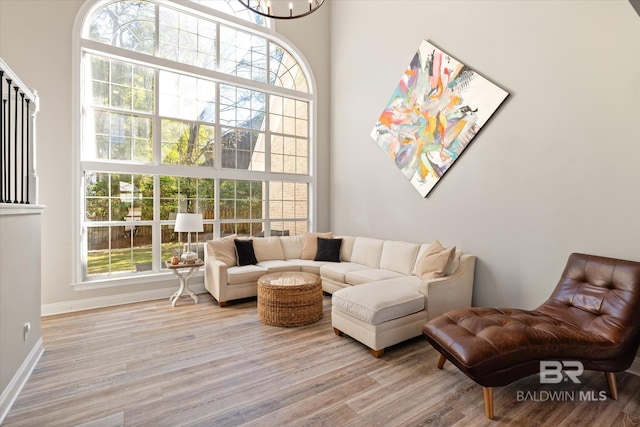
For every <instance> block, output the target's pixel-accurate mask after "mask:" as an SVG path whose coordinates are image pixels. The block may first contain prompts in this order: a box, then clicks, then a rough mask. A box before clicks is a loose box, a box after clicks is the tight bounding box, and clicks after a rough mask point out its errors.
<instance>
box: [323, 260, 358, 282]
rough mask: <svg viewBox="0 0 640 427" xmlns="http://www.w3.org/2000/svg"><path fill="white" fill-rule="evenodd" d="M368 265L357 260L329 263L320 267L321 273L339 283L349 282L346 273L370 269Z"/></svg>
mask: <svg viewBox="0 0 640 427" xmlns="http://www.w3.org/2000/svg"><path fill="white" fill-rule="evenodd" d="M368 268H369V267H367V266H366V265H362V264H357V263H355V262H341V263H334V262H331V263H327V264H325V265H323V266H322V267H320V275H321V276H322V277H326V278H327V279H331V280H334V281H336V282H339V283H347V281H346V278H345V274H347V273H348V272H350V271H356V270H365V269H368Z"/></svg>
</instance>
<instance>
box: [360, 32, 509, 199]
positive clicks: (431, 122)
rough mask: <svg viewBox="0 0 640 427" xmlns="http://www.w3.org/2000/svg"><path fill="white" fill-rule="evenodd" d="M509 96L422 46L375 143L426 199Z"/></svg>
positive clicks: (379, 127)
mask: <svg viewBox="0 0 640 427" xmlns="http://www.w3.org/2000/svg"><path fill="white" fill-rule="evenodd" d="M507 95H508V93H507V92H505V91H504V90H502V89H501V88H499V87H498V86H496V85H495V84H493V83H491V82H490V81H489V80H487V79H485V78H484V77H482V76H481V75H479V74H478V73H476V72H475V71H473V70H472V69H471V68H469V67H467V66H466V65H464V64H462V63H461V62H459V61H457V60H456V59H454V58H453V57H451V56H450V55H448V54H447V53H445V52H443V51H442V50H440V49H438V48H437V47H435V46H434V45H432V44H431V43H429V42H427V41H423V42H422V43H421V44H420V47H419V48H418V51H417V52H416V54H415V56H414V57H413V59H412V60H411V63H410V64H409V66H408V67H407V70H406V71H405V73H404V76H402V79H401V80H400V84H398V87H397V88H396V90H395V91H394V92H393V95H392V96H391V99H390V100H389V103H388V104H387V106H386V108H385V109H384V111H383V112H382V114H381V115H380V118H378V123H377V124H376V126H375V128H374V129H373V131H372V132H371V137H372V138H373V139H375V140H376V142H377V143H378V145H379V146H380V148H382V149H383V150H384V151H385V152H386V153H387V155H388V156H389V158H390V159H391V160H392V161H393V162H394V163H395V165H396V166H397V167H398V168H399V169H400V170H401V171H402V173H403V174H404V175H405V176H406V177H407V179H409V180H410V181H411V183H412V184H413V186H414V187H415V188H416V190H418V192H419V193H420V194H421V195H422V197H426V196H427V194H429V192H430V191H431V190H432V189H433V187H434V186H435V185H436V184H437V183H438V181H439V180H440V178H442V176H443V175H444V174H445V173H446V172H447V170H449V168H450V167H451V165H452V164H453V163H454V162H455V161H456V160H457V159H458V157H460V155H461V154H462V152H463V151H464V149H465V148H466V147H467V146H468V145H469V144H470V143H471V141H472V140H473V138H474V137H475V136H476V134H477V133H478V132H479V131H480V129H481V128H482V126H484V124H485V123H487V120H489V118H490V117H491V115H492V114H493V113H494V112H495V111H496V110H497V109H498V107H499V106H500V104H501V103H502V102H503V101H504V100H505V99H506V97H507Z"/></svg>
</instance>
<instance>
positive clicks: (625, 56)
mask: <svg viewBox="0 0 640 427" xmlns="http://www.w3.org/2000/svg"><path fill="white" fill-rule="evenodd" d="M332 6H333V10H332V16H331V61H332V65H331V83H332V86H331V119H332V131H331V150H332V151H331V170H332V175H331V200H332V202H331V227H332V229H333V231H335V232H337V233H340V234H355V235H367V236H373V237H379V238H385V239H399V240H409V241H427V242H428V241H432V240H433V239H435V238H437V239H440V241H441V242H442V243H443V244H445V245H457V246H458V247H459V248H460V249H462V250H464V251H466V252H469V253H472V254H475V255H477V257H478V260H477V264H476V281H475V290H474V301H473V302H474V304H475V305H491V306H495V305H498V306H505V305H506V306H517V307H523V308H534V307H536V306H537V305H538V304H540V303H541V302H543V301H544V300H545V299H546V298H547V297H548V296H549V294H550V292H551V290H552V289H553V287H554V286H555V284H556V283H557V280H558V278H559V275H560V273H561V272H562V269H563V268H564V264H565V262H566V259H567V257H568V255H569V253H571V252H585V253H591V254H598V255H603V256H611V257H619V258H625V259H632V260H638V261H640V148H639V147H640V102H639V99H640V90H639V87H640V86H639V83H638V82H639V80H638V77H639V75H638V70H639V69H640V48H639V45H638V41H639V40H640V25H639V22H638V15H637V14H636V12H635V11H634V10H633V9H632V7H631V5H630V4H629V2H628V1H627V0H604V1H596V0H589V1H554V2H540V1H515V0H514V1H501V0H498V1H491V0H485V1H473V0H472V1H465V0H458V1H450V0H442V1H440V0H431V1H401V0H392V1H382V0H376V1H373V0H370V1H357V0H337V1H333V4H332ZM423 39H428V40H430V41H431V42H432V43H434V44H435V45H437V46H439V47H440V48H441V49H443V50H444V51H445V52H447V53H449V54H451V55H452V56H454V57H456V58H457V59H459V60H460V61H462V62H463V63H466V64H467V65H469V66H470V67H472V68H474V69H475V70H476V71H477V72H479V73H480V74H482V75H484V76H485V77H487V78H488V79H490V80H492V81H494V82H495V83H497V84H498V85H499V86H501V87H503V88H504V89H506V90H507V91H508V92H510V96H509V98H508V99H507V101H506V102H505V103H504V104H503V106H502V107H501V108H500V109H499V110H498V112H497V113H496V114H495V115H494V116H493V117H492V118H491V120H490V121H489V122H488V124H487V125H486V126H485V127H484V128H483V130H482V131H481V132H480V134H479V135H478V136H477V137H476V139H475V140H474V141H473V142H472V143H471V145H470V146H469V147H468V148H467V150H466V151H465V153H464V155H463V156H462V157H461V158H460V159H459V160H458V161H457V162H456V164H455V165H454V166H453V167H452V168H451V170H450V171H449V172H448V173H447V174H446V175H445V176H444V178H443V179H442V180H441V182H440V183H439V184H438V186H437V187H436V188H435V189H434V190H433V191H432V192H431V194H430V195H429V196H428V197H427V198H425V199H423V198H422V197H420V195H419V194H418V193H417V192H416V191H415V190H414V189H413V187H412V186H411V185H410V183H409V182H408V181H407V180H406V179H405V178H404V177H403V175H402V174H401V173H400V171H399V170H398V169H397V168H396V167H395V166H394V165H393V164H392V163H391V162H390V160H389V159H388V158H387V157H386V155H385V154H384V153H383V151H382V150H381V149H380V148H378V146H377V144H376V143H375V142H374V141H373V140H372V139H371V138H370V137H369V133H370V132H371V130H372V128H373V126H374V124H375V122H376V120H377V118H378V116H379V115H380V113H381V112H382V109H383V108H384V107H385V106H386V103H387V102H388V100H389V97H390V96H391V93H392V91H393V90H394V88H395V87H396V85H397V84H398V81H399V79H400V77H401V75H402V73H403V72H404V69H405V67H406V66H407V65H408V63H409V61H410V59H411V58H412V56H413V55H414V53H415V51H416V49H417V48H418V45H419V44H420V42H421V40H423Z"/></svg>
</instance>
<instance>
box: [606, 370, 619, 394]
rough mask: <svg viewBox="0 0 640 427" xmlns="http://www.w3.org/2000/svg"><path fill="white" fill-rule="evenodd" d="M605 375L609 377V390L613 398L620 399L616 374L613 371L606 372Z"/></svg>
mask: <svg viewBox="0 0 640 427" xmlns="http://www.w3.org/2000/svg"><path fill="white" fill-rule="evenodd" d="M604 376H605V377H606V378H607V384H609V392H610V393H611V398H612V399H613V400H618V384H617V383H616V374H615V373H613V372H605V373H604Z"/></svg>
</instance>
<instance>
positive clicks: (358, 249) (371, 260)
mask: <svg viewBox="0 0 640 427" xmlns="http://www.w3.org/2000/svg"><path fill="white" fill-rule="evenodd" d="M383 244H384V240H379V239H372V238H369V237H356V241H355V242H354V243H353V252H352V253H351V262H355V263H358V264H364V265H368V266H369V267H372V268H378V267H380V256H381V255H382V245H383Z"/></svg>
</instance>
